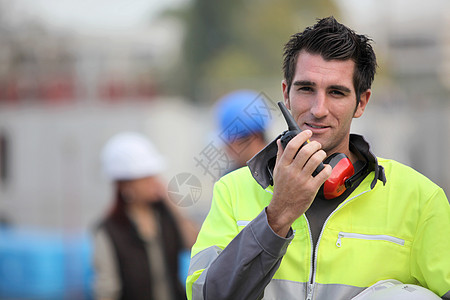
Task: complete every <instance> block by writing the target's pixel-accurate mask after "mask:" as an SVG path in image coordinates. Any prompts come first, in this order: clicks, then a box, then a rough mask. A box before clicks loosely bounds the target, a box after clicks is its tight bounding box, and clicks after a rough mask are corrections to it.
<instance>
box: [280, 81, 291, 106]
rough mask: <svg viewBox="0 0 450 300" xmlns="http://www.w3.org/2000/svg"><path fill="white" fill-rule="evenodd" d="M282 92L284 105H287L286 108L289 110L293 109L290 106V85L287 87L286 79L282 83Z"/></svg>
mask: <svg viewBox="0 0 450 300" xmlns="http://www.w3.org/2000/svg"><path fill="white" fill-rule="evenodd" d="M281 90H282V92H283V98H284V105H286V107H287V108H288V109H291V104H290V101H289V92H288V85H287V82H286V79H283V80H282V81H281Z"/></svg>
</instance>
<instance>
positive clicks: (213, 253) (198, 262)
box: [188, 246, 222, 276]
mask: <svg viewBox="0 0 450 300" xmlns="http://www.w3.org/2000/svg"><path fill="white" fill-rule="evenodd" d="M221 252H222V249H221V248H219V247H217V246H211V247H208V248H206V249H203V250H202V251H200V252H199V253H197V254H195V255H194V257H192V258H191V262H190V264H189V271H188V276H190V275H192V274H194V272H195V271H197V270H201V269H206V268H208V267H209V265H211V263H212V262H213V261H214V260H215V259H216V258H217V256H219V254H220V253H221ZM203 273H206V272H203Z"/></svg>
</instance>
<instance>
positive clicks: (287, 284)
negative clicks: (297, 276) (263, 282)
mask: <svg viewBox="0 0 450 300" xmlns="http://www.w3.org/2000/svg"><path fill="white" fill-rule="evenodd" d="M303 295H306V282H297V281H290V280H282V279H272V280H271V281H270V282H269V284H268V285H267V286H266V288H265V289H264V298H263V300H279V299H303Z"/></svg>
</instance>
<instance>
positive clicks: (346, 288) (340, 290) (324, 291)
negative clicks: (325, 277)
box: [314, 282, 366, 300]
mask: <svg viewBox="0 0 450 300" xmlns="http://www.w3.org/2000/svg"><path fill="white" fill-rule="evenodd" d="M365 289H366V288H363V287H357V286H352V285H345V284H322V283H317V282H316V283H315V284H314V299H315V300H328V299H351V298H352V297H355V296H356V295H358V294H359V293H361V292H362V291H363V290H365Z"/></svg>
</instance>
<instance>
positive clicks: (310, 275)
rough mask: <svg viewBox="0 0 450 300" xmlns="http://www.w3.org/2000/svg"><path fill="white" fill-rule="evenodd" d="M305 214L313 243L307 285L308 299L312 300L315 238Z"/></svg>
mask: <svg viewBox="0 0 450 300" xmlns="http://www.w3.org/2000/svg"><path fill="white" fill-rule="evenodd" d="M304 216H305V220H306V224H307V225H308V231H309V241H310V244H311V263H310V266H311V272H310V274H309V280H308V284H307V287H306V300H312V294H313V288H314V282H313V272H315V270H314V260H315V257H314V255H313V249H314V245H313V239H312V233H311V228H310V226H309V221H308V218H307V217H306V215H304Z"/></svg>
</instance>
